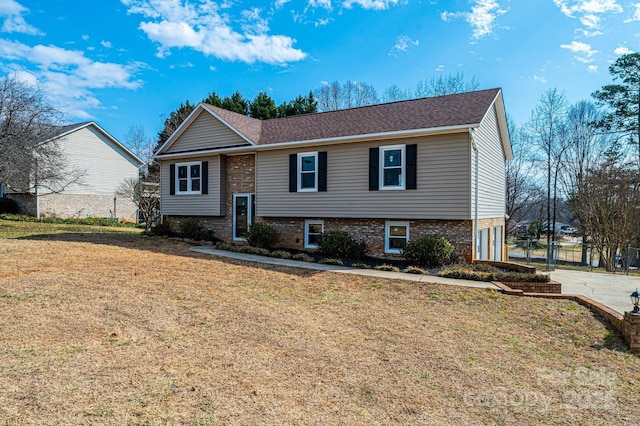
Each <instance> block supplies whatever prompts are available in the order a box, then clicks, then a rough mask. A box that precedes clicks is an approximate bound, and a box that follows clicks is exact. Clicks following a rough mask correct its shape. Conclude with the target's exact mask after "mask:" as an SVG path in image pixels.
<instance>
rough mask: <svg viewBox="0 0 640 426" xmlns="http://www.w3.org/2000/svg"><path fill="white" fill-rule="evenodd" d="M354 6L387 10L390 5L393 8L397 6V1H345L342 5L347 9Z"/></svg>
mask: <svg viewBox="0 0 640 426" xmlns="http://www.w3.org/2000/svg"><path fill="white" fill-rule="evenodd" d="M354 4H357V5H358V6H360V7H362V8H363V9H371V10H385V9H389V6H391V5H393V6H395V5H396V4H398V0H345V1H344V2H343V3H342V5H343V6H344V7H346V8H347V9H351V8H352V7H353V5H354Z"/></svg>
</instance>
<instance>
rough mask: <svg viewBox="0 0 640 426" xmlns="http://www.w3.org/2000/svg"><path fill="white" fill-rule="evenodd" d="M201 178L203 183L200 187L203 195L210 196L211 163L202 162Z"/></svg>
mask: <svg viewBox="0 0 640 426" xmlns="http://www.w3.org/2000/svg"><path fill="white" fill-rule="evenodd" d="M201 176H202V183H201V185H200V188H202V193H203V194H208V193H209V162H208V161H203V162H202V173H201Z"/></svg>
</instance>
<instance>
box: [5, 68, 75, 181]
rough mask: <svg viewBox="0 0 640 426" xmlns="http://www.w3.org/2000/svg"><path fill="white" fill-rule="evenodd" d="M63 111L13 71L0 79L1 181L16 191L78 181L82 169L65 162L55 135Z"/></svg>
mask: <svg viewBox="0 0 640 426" xmlns="http://www.w3.org/2000/svg"><path fill="white" fill-rule="evenodd" d="M61 120H62V114H61V113H60V112H59V111H58V110H56V109H55V108H54V107H53V106H51V105H50V104H49V103H48V102H47V99H46V94H45V93H44V91H42V90H41V89H40V88H39V87H34V86H31V85H29V84H27V83H25V82H23V81H20V80H19V79H18V78H17V77H16V75H10V76H6V77H4V78H3V79H2V80H0V182H2V183H4V184H6V185H7V186H9V187H10V188H12V189H14V190H17V191H29V190H31V189H33V188H34V187H35V185H37V186H38V187H39V188H45V189H47V190H49V191H50V192H61V191H63V190H64V189H65V188H67V187H68V186H69V185H70V184H72V183H79V182H80V180H81V178H82V176H83V174H84V170H79V169H77V168H75V167H71V166H69V165H68V164H67V160H66V158H65V155H64V150H63V148H62V146H61V144H60V142H59V141H57V140H55V139H54V138H55V136H56V135H58V134H59V133H60V130H61V128H60V126H59V125H60V123H61Z"/></svg>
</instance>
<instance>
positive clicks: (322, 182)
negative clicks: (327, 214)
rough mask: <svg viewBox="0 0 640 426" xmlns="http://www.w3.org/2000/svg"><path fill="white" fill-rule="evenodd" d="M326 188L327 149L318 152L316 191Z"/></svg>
mask: <svg viewBox="0 0 640 426" xmlns="http://www.w3.org/2000/svg"><path fill="white" fill-rule="evenodd" d="M326 190H327V151H323V152H319V153H318V191H326Z"/></svg>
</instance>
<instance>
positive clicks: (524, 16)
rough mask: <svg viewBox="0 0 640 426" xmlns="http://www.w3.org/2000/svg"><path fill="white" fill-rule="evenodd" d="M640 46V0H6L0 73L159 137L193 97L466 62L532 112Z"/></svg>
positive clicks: (511, 109) (296, 89) (114, 128)
mask: <svg viewBox="0 0 640 426" xmlns="http://www.w3.org/2000/svg"><path fill="white" fill-rule="evenodd" d="M635 51H640V0H634V1H622V0H529V1H516V0H514V1H509V0H452V1H444V0H431V1H430V0H423V1H413V0H342V1H335V0H306V1H299V0H273V1H264V2H255V1H254V2H247V1H241V0H224V1H212V0H190V1H185V0H91V1H87V0H82V1H81V0H0V73H1V74H2V75H6V74H10V73H17V75H18V77H19V78H20V79H23V80H25V81H28V82H31V83H35V82H37V83H38V84H40V85H41V87H42V88H44V89H45V90H46V91H47V92H48V93H49V95H50V101H51V102H52V103H53V104H54V105H56V106H57V107H58V108H59V109H61V110H62V111H63V112H64V113H65V114H66V117H67V120H68V121H69V122H79V121H87V120H93V121H96V122H97V123H98V124H99V125H101V126H102V127H103V128H104V129H105V130H106V131H108V132H109V133H111V134H112V135H113V136H115V137H116V138H118V139H120V140H122V139H123V138H124V135H125V134H126V132H127V130H128V128H129V127H130V126H132V125H141V126H143V127H144V129H145V132H146V134H147V136H148V137H150V138H155V136H156V133H157V132H158V131H160V130H161V128H162V121H163V117H165V116H166V115H168V114H169V113H170V112H171V111H173V110H175V109H176V108H177V106H178V105H179V104H180V103H181V102H184V101H185V100H187V99H189V100H190V101H191V102H198V101H200V100H201V99H202V98H204V97H205V96H206V95H207V94H208V93H209V92H211V91H216V92H217V93H218V94H220V95H222V96H225V95H231V94H232V93H233V92H234V91H235V90H239V91H240V92H241V93H242V94H243V95H244V96H245V97H247V98H250V99H252V98H253V97H255V95H256V94H258V92H261V91H266V92H267V93H269V94H270V95H271V96H272V97H273V98H274V99H275V101H276V103H280V102H283V101H288V100H291V99H293V98H294V97H296V96H297V95H299V94H306V93H308V92H309V90H313V89H317V88H318V87H320V86H321V85H322V84H326V82H331V81H335V80H338V81H340V82H344V81H346V80H348V79H350V80H352V81H356V82H364V83H368V84H371V85H373V86H374V87H375V88H376V89H377V91H378V93H379V94H380V95H382V92H383V91H384V89H385V88H387V87H389V86H392V85H397V86H399V87H401V88H403V89H411V90H413V89H415V87H416V85H417V83H418V82H419V81H420V80H430V79H431V78H432V77H434V76H435V77H437V76H438V75H443V74H451V73H457V72H462V73H464V75H465V76H466V77H467V78H471V77H475V78H476V79H477V80H478V81H479V83H480V88H491V87H502V88H503V91H504V96H505V103H506V108H507V113H508V114H509V115H511V116H512V117H513V118H514V120H515V121H516V123H517V124H522V123H523V122H524V121H526V120H527V119H528V117H529V115H530V113H531V110H532V109H533V108H534V106H535V104H536V102H537V100H538V99H539V98H540V96H541V95H542V93H543V92H545V91H546V90H548V89H550V88H558V89H561V90H563V91H565V93H566V96H567V98H568V100H569V101H570V102H576V101H579V100H582V99H589V98H590V94H591V93H592V92H593V91H595V90H597V89H599V88H600V87H601V86H602V85H604V84H607V83H609V82H610V81H611V77H610V75H609V73H608V67H609V65H610V64H611V63H612V62H613V61H615V59H616V58H617V57H619V56H620V55H621V54H624V53H629V52H635Z"/></svg>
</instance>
